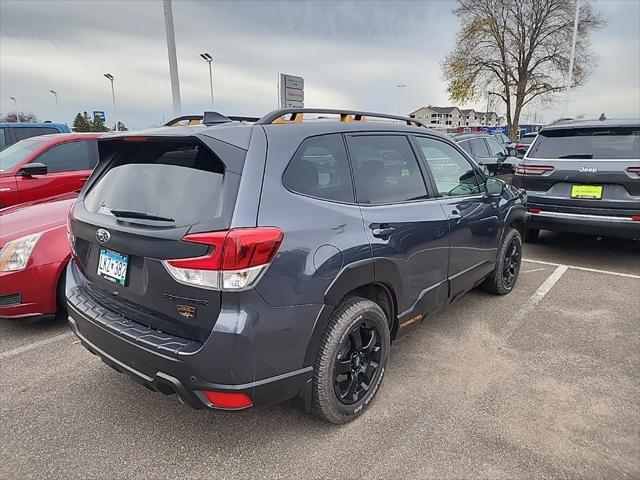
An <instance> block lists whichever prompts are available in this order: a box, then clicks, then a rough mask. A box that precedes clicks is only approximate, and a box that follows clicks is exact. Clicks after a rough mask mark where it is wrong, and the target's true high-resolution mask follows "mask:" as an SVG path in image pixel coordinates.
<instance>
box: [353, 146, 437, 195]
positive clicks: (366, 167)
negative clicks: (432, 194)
mask: <svg viewBox="0 0 640 480" xmlns="http://www.w3.org/2000/svg"><path fill="white" fill-rule="evenodd" d="M349 154H350V156H351V161H352V164H353V174H354V177H355V181H356V192H357V195H358V202H359V203H367V204H384V203H397V202H405V201H410V200H418V199H420V198H426V197H427V188H426V187H425V184H424V178H423V177H422V172H421V171H420V167H419V165H418V161H417V160H416V157H415V155H414V154H413V150H412V149H411V145H410V144H409V139H408V138H407V137H405V136H400V135H362V136H352V137H349Z"/></svg>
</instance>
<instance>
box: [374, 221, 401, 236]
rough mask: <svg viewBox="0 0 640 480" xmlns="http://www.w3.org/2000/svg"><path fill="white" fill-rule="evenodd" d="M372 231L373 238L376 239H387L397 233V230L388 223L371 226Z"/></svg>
mask: <svg viewBox="0 0 640 480" xmlns="http://www.w3.org/2000/svg"><path fill="white" fill-rule="evenodd" d="M371 230H372V233H373V236H374V237H376V238H387V237H390V236H391V235H392V234H393V232H395V231H396V229H395V228H393V227H391V226H390V225H387V224H386V223H381V224H375V223H374V224H372V225H371Z"/></svg>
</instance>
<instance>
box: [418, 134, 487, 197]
mask: <svg viewBox="0 0 640 480" xmlns="http://www.w3.org/2000/svg"><path fill="white" fill-rule="evenodd" d="M416 142H417V143H418V147H419V148H420V150H422V154H423V155H424V158H425V160H426V162H427V164H428V165H429V169H430V170H431V174H432V175H433V179H434V180H435V182H436V186H437V188H438V193H439V194H440V195H441V196H445V197H460V196H466V195H476V194H479V193H482V191H483V188H482V186H481V185H482V184H481V182H480V179H479V178H478V176H477V174H476V171H475V170H474V168H473V166H472V165H471V162H469V161H468V160H467V159H466V158H465V157H464V156H463V155H462V154H461V153H460V152H458V151H457V150H456V149H455V148H453V147H452V146H451V145H449V144H447V143H445V142H442V141H440V140H434V139H432V138H426V137H416Z"/></svg>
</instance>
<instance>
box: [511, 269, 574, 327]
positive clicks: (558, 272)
mask: <svg viewBox="0 0 640 480" xmlns="http://www.w3.org/2000/svg"><path fill="white" fill-rule="evenodd" d="M567 270H569V267H568V266H566V265H558V267H557V268H556V269H555V270H554V271H553V273H552V274H551V275H549V276H548V277H547V279H546V280H545V281H544V282H543V283H542V285H540V287H538V289H537V290H536V291H535V292H534V294H533V295H531V296H530V297H529V299H528V300H527V301H526V302H524V304H522V307H521V308H520V310H518V313H517V314H516V318H517V319H521V318H524V317H525V316H526V315H527V314H529V313H531V311H532V310H533V309H534V308H536V306H537V305H538V303H540V300H542V299H543V298H544V296H545V295H546V294H547V293H549V290H551V288H553V286H554V285H555V284H556V283H557V282H558V280H560V277H562V275H564V272H566V271H567Z"/></svg>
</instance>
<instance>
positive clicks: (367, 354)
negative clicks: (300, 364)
mask: <svg viewBox="0 0 640 480" xmlns="http://www.w3.org/2000/svg"><path fill="white" fill-rule="evenodd" d="M390 343H391V339H390V334H389V325H388V322H387V318H386V317H385V314H384V312H383V311H382V309H381V308H380V306H378V305H377V304H376V303H374V302H372V301H371V300H367V299H366V298H361V297H352V298H349V299H347V300H345V301H344V302H343V303H342V304H340V306H338V308H337V309H336V310H335V312H334V313H333V315H331V318H330V320H329V324H328V325H327V327H326V328H325V330H324V332H323V333H322V338H321V339H320V345H319V347H318V353H317V355H316V360H315V364H314V369H313V387H312V392H311V401H312V411H313V413H314V414H315V415H317V416H318V417H320V418H322V419H323V420H326V421H328V422H331V423H336V424H340V423H346V422H350V421H351V420H353V419H355V418H356V417H358V416H359V415H360V414H361V413H362V412H363V411H364V408H365V407H366V406H367V405H368V404H369V402H371V400H372V399H373V397H374V396H375V394H376V392H377V390H378V387H379V386H380V382H381V381H382V377H383V376H384V370H385V368H386V365H387V358H388V356H389V345H390Z"/></svg>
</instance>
